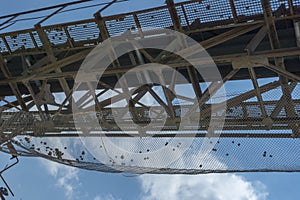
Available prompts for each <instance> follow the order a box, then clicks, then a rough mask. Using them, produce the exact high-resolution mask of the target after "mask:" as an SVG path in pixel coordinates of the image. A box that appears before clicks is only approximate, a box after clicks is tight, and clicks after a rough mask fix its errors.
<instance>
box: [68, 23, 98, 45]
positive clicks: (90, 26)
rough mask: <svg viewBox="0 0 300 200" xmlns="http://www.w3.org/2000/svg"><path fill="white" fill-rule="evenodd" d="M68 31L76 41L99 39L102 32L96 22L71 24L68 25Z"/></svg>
mask: <svg viewBox="0 0 300 200" xmlns="http://www.w3.org/2000/svg"><path fill="white" fill-rule="evenodd" d="M68 31H69V34H70V36H71V38H73V40H74V41H75V42H77V41H85V40H92V39H98V38H99V34H100V31H99V29H98V26H97V23H95V22H90V23H85V24H75V25H71V26H68Z"/></svg>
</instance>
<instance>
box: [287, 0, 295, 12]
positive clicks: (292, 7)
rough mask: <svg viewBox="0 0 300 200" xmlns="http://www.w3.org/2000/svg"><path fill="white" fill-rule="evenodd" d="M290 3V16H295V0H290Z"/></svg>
mask: <svg viewBox="0 0 300 200" xmlns="http://www.w3.org/2000/svg"><path fill="white" fill-rule="evenodd" d="M288 3H289V10H290V15H294V5H293V0H288Z"/></svg>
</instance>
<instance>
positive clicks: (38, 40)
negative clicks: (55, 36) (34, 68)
mask: <svg viewBox="0 0 300 200" xmlns="http://www.w3.org/2000/svg"><path fill="white" fill-rule="evenodd" d="M32 36H33V38H34V40H35V42H36V44H37V46H38V47H41V46H43V43H42V42H41V39H40V37H39V35H38V33H37V31H32Z"/></svg>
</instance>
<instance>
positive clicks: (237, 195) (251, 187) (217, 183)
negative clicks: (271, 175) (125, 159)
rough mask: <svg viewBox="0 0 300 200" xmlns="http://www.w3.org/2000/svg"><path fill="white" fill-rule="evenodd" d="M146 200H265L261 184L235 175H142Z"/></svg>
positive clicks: (265, 192) (264, 189)
mask: <svg viewBox="0 0 300 200" xmlns="http://www.w3.org/2000/svg"><path fill="white" fill-rule="evenodd" d="M140 181H141V184H142V199H143V200H156V199H159V200H170V199H172V200H185V199H202V200H227V199H231V200H265V199H266V198H267V196H268V192H267V191H266V187H265V185H263V184H262V183H261V182H254V183H252V182H249V181H246V180H245V179H244V178H243V177H242V176H238V175H234V174H205V175H143V176H141V177H140Z"/></svg>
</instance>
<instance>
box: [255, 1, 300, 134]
mask: <svg viewBox="0 0 300 200" xmlns="http://www.w3.org/2000/svg"><path fill="white" fill-rule="evenodd" d="M261 4H262V8H263V11H264V18H265V23H266V25H267V27H268V30H269V40H270V44H271V48H272V50H274V49H279V48H280V42H279V38H278V34H277V30H276V26H275V21H274V16H273V12H272V8H271V3H270V0H261ZM274 59H275V65H276V67H278V68H281V69H285V65H284V59H283V57H275V58H274ZM279 81H280V85H281V88H282V94H283V96H285V97H286V100H287V102H290V103H286V105H285V111H286V114H287V116H288V117H295V116H296V113H295V105H294V104H293V102H292V97H291V94H290V91H289V89H288V87H287V86H288V78H286V77H284V76H282V75H279ZM292 126H293V125H292ZM296 133H297V130H296V129H295V128H293V135H294V134H296Z"/></svg>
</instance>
